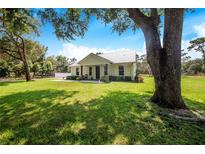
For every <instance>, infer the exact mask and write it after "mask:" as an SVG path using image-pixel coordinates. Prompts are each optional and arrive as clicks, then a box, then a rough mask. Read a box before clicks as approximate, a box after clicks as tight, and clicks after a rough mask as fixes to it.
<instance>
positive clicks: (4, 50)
mask: <svg viewBox="0 0 205 154" xmlns="http://www.w3.org/2000/svg"><path fill="white" fill-rule="evenodd" d="M0 50H2V51H3V53H5V54H7V55H9V56H11V57H12V58H14V59H18V60H21V61H22V59H21V58H19V57H16V56H14V55H12V54H11V53H9V52H10V51H11V52H16V51H13V50H9V49H6V48H0Z"/></svg>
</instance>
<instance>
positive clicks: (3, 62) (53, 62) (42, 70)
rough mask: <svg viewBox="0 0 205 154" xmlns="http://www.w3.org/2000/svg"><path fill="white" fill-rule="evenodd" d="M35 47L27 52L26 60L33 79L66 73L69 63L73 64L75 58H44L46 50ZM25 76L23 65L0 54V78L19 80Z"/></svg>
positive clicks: (41, 47) (59, 56)
mask: <svg viewBox="0 0 205 154" xmlns="http://www.w3.org/2000/svg"><path fill="white" fill-rule="evenodd" d="M35 43H36V44H37V46H38V47H39V48H37V46H36V47H35V48H34V49H33V50H28V51H29V52H27V60H28V67H29V69H30V74H31V76H32V77H33V78H34V77H48V76H53V75H54V73H55V72H61V73H65V72H68V71H69V69H68V65H69V63H70V64H71V63H73V62H74V61H75V58H73V59H68V58H66V57H65V56H62V55H58V56H48V57H46V51H47V48H46V47H44V46H40V44H39V43H37V42H35ZM24 75H25V69H24V64H23V63H22V62H21V61H20V60H18V59H14V58H12V57H10V56H8V55H6V54H0V77H1V78H5V77H10V78H21V77H22V76H24Z"/></svg>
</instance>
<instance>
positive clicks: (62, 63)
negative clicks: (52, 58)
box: [56, 55, 68, 73]
mask: <svg viewBox="0 0 205 154" xmlns="http://www.w3.org/2000/svg"><path fill="white" fill-rule="evenodd" d="M56 72H61V73H65V72H68V58H66V57H64V56H62V55H59V56H56Z"/></svg>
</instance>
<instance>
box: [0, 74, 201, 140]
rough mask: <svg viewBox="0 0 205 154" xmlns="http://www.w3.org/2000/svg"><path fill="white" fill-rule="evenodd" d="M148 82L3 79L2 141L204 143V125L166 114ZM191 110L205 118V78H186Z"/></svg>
mask: <svg viewBox="0 0 205 154" xmlns="http://www.w3.org/2000/svg"><path fill="white" fill-rule="evenodd" d="M152 92H153V78H151V77H145V83H139V84H137V83H126V82H112V83H109V84H93V83H69V82H54V81H51V79H44V80H36V81H32V82H28V83H27V82H23V81H16V82H4V83H0V144H205V125H202V124H197V123H193V122H192V123H191V122H187V121H182V120H177V119H174V118H168V117H162V116H160V115H159V114H158V111H159V107H157V106H156V105H155V104H153V103H151V102H150V101H149V98H150V96H151V95H152ZM182 94H183V97H184V100H185V102H186V104H187V106H188V107H189V108H191V109H192V110H195V111H197V112H198V113H200V114H202V115H204V116H205V77H183V79H182Z"/></svg>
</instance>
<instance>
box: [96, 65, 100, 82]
mask: <svg viewBox="0 0 205 154" xmlns="http://www.w3.org/2000/svg"><path fill="white" fill-rule="evenodd" d="M95 70H96V79H100V66H95Z"/></svg>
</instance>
